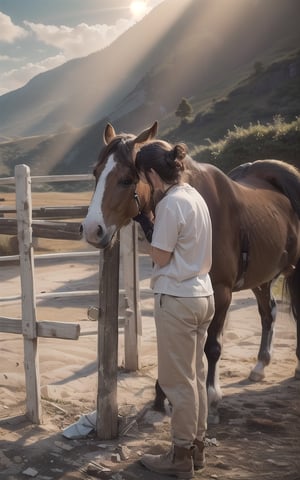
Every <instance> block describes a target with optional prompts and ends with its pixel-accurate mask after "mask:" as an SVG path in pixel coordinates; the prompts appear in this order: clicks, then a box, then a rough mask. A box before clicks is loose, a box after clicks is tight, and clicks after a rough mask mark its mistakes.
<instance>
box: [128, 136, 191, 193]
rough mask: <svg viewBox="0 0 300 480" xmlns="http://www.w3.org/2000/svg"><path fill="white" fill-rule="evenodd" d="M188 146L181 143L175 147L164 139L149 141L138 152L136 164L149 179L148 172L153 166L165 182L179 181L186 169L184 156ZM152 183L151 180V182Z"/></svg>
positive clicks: (139, 170)
mask: <svg viewBox="0 0 300 480" xmlns="http://www.w3.org/2000/svg"><path fill="white" fill-rule="evenodd" d="M187 151H188V149H187V146H186V145H185V144H184V143H179V144H177V145H175V146H174V147H173V146H172V145H170V144H169V143H168V142H165V141H163V140H155V141H154V142H151V143H147V144H146V145H144V146H143V147H142V148H141V149H140V150H139V151H138V153H137V155H136V160H135V166H136V169H137V171H138V173H139V172H143V173H144V174H145V176H146V178H147V180H148V179H149V177H148V175H147V172H149V171H150V170H151V168H153V170H155V171H156V173H157V174H158V175H159V176H160V178H161V179H162V180H163V181H164V182H165V183H170V184H171V183H174V182H177V181H179V179H180V177H181V174H182V172H183V170H184V158H185V156H186V155H187ZM149 183H150V182H149Z"/></svg>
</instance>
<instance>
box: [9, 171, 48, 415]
mask: <svg viewBox="0 0 300 480" xmlns="http://www.w3.org/2000/svg"><path fill="white" fill-rule="evenodd" d="M15 179H16V205H17V221H18V241H19V253H20V274H21V289H22V333H23V341H24V370H25V381H26V392H27V395H26V413H27V416H28V417H29V418H30V420H31V421H32V422H33V423H37V424H40V423H41V422H42V407H41V394H40V373H39V362H38V342H37V335H36V331H37V328H36V305H35V285H34V265H33V247H32V229H31V223H32V218H31V208H32V203H31V182H30V169H29V167H27V165H16V167H15Z"/></svg>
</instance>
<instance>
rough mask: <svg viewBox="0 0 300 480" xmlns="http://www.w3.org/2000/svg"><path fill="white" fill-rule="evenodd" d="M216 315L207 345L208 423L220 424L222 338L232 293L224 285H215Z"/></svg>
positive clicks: (210, 328)
mask: <svg viewBox="0 0 300 480" xmlns="http://www.w3.org/2000/svg"><path fill="white" fill-rule="evenodd" d="M214 298H215V314H214V317H213V319H212V322H211V324H210V326H209V329H208V336H207V340H206V344H205V354H206V357H207V366H208V369H207V381H206V385H207V397H208V423H211V424H216V423H219V415H218V404H219V402H220V400H221V399H222V391H221V388H220V383H219V361H220V357H221V349H222V345H221V337H222V331H223V327H224V323H225V318H226V314H227V311H228V308H229V306H230V303H231V298H232V291H231V290H230V289H229V288H227V287H224V285H214Z"/></svg>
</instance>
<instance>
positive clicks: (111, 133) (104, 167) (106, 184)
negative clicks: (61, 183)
mask: <svg viewBox="0 0 300 480" xmlns="http://www.w3.org/2000/svg"><path fill="white" fill-rule="evenodd" d="M157 126H158V125H157V122H154V123H153V125H152V126H151V127H149V128H147V129H145V130H143V131H142V132H141V133H140V134H139V135H137V136H135V135H132V134H126V133H121V134H116V132H115V130H114V128H113V126H112V125H111V124H110V123H108V124H107V125H106V128H105V130H104V133H103V141H104V146H103V148H102V150H101V151H100V154H99V157H98V162H97V164H96V166H95V168H94V176H95V180H96V186H95V191H94V194H93V197H92V200H91V203H90V206H89V209H88V213H87V216H86V218H85V220H84V221H83V223H82V225H81V232H82V234H83V237H84V238H85V240H86V241H87V242H88V243H90V244H91V245H93V246H94V247H96V248H105V247H107V246H108V245H109V244H110V243H111V242H112V240H113V238H114V236H115V233H116V232H117V231H118V230H119V229H120V228H122V227H123V226H125V225H127V224H128V223H129V222H130V220H131V219H132V218H133V217H134V216H135V215H137V214H138V213H139V212H140V211H142V210H143V211H144V212H148V211H150V209H151V192H150V188H149V186H148V185H146V184H145V183H142V182H141V181H140V180H139V177H138V174H137V171H136V168H135V157H136V153H137V151H138V149H139V148H140V146H141V145H142V144H145V143H147V142H148V141H150V140H151V139H153V138H154V137H155V135H156V133H157Z"/></svg>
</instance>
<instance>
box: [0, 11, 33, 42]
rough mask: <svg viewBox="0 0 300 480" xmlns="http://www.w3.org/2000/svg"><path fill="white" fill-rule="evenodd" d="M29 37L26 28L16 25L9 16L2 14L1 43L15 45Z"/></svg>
mask: <svg viewBox="0 0 300 480" xmlns="http://www.w3.org/2000/svg"><path fill="white" fill-rule="evenodd" d="M27 35H28V33H27V32H26V30H24V28H21V27H18V25H14V24H13V23H12V21H11V18H10V17H9V16H8V15H5V14H4V13H2V12H0V42H5V43H13V42H14V41H15V40H18V39H20V38H24V37H26V36H27Z"/></svg>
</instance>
